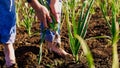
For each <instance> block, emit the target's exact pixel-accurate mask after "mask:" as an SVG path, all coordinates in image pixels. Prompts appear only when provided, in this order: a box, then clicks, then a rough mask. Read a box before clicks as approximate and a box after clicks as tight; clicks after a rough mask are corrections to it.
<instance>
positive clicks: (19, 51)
mask: <svg viewBox="0 0 120 68" xmlns="http://www.w3.org/2000/svg"><path fill="white" fill-rule="evenodd" d="M99 10H100V9H99V8H96V14H94V15H93V16H92V18H91V21H90V23H89V27H88V32H87V35H86V38H85V39H86V42H87V43H88V45H89V47H90V50H91V52H92V55H93V58H94V62H95V66H96V68H111V66H112V46H111V45H110V44H109V43H108V42H107V41H108V39H89V38H90V37H94V36H101V35H108V36H110V35H111V34H110V31H109V29H108V27H107V24H106V23H105V21H104V19H103V18H102V15H101V13H100V12H99ZM39 32H40V29H39V23H33V27H32V33H34V35H33V34H32V36H31V37H29V36H28V34H27V33H26V30H25V28H24V27H20V28H17V37H16V42H15V44H14V48H15V54H16V61H17V63H18V66H19V68H88V64H87V60H86V58H85V56H84V54H83V51H82V49H81V48H80V51H79V60H80V61H79V63H75V61H74V59H73V58H62V57H60V56H59V55H57V54H55V53H53V52H50V51H48V50H47V48H46V45H45V44H43V57H42V62H41V64H40V65H39V64H38V59H37V58H38V53H39V42H40V33H39ZM61 40H62V48H63V49H65V50H66V51H67V52H69V53H71V50H70V47H69V41H68V35H67V29H66V23H64V25H63V27H62V30H61ZM118 44H120V43H118ZM118 53H119V59H120V45H118ZM4 63H5V60H4V54H3V46H2V45H0V66H1V68H2V66H3V65H4Z"/></svg>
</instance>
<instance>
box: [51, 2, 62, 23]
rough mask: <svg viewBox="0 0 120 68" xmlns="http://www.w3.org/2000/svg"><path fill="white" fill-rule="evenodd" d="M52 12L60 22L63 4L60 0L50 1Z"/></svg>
mask: <svg viewBox="0 0 120 68" xmlns="http://www.w3.org/2000/svg"><path fill="white" fill-rule="evenodd" d="M50 9H51V13H52V14H53V15H54V17H55V19H56V21H57V22H60V18H61V4H60V2H59V0H51V2H50Z"/></svg>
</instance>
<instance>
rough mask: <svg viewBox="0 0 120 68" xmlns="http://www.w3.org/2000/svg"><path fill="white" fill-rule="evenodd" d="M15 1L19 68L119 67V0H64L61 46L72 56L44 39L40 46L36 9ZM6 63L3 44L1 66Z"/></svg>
mask: <svg viewBox="0 0 120 68" xmlns="http://www.w3.org/2000/svg"><path fill="white" fill-rule="evenodd" d="M39 1H42V0H39ZM43 1H44V3H46V0H43ZM15 3H16V18H17V21H16V23H17V24H16V25H17V35H16V40H15V43H14V48H15V55H16V61H17V64H18V66H19V68H120V40H119V39H120V26H119V25H120V1H119V0H63V2H62V3H63V6H62V17H61V42H62V43H61V47H62V48H63V49H64V50H65V51H66V52H68V53H70V54H71V55H72V57H61V56H59V55H57V54H56V53H54V52H51V51H49V50H48V49H47V47H46V46H47V45H46V43H44V41H43V44H42V48H40V45H41V43H40V42H41V37H40V36H41V33H40V32H41V29H40V22H39V19H38V18H37V17H36V15H35V11H34V9H33V8H32V7H31V6H30V5H29V4H28V3H27V2H26V0H16V1H15ZM40 49H41V50H42V51H41V50H40ZM39 51H41V53H40V52H39ZM40 54H42V55H41V56H40V59H41V61H40V63H38V61H39V60H38V59H39V55H40ZM4 64H5V60H4V53H3V46H2V45H1V44H0V68H2V67H3V65H4Z"/></svg>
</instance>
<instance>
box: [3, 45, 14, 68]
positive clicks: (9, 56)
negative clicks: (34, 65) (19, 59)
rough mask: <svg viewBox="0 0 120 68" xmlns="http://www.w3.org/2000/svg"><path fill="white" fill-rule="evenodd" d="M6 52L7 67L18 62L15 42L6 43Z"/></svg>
mask: <svg viewBox="0 0 120 68" xmlns="http://www.w3.org/2000/svg"><path fill="white" fill-rule="evenodd" d="M4 54H5V60H6V66H7V67H9V66H11V65H13V64H15V63H16V60H15V52H14V48H13V44H5V45H4Z"/></svg>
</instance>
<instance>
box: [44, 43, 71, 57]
mask: <svg viewBox="0 0 120 68" xmlns="http://www.w3.org/2000/svg"><path fill="white" fill-rule="evenodd" d="M46 43H47V48H48V49H49V50H50V51H53V52H55V53H57V54H58V55H60V56H61V57H67V56H72V55H71V54H69V53H67V52H66V51H65V50H63V49H62V48H61V47H60V44H59V43H56V42H48V41H46Z"/></svg>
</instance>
